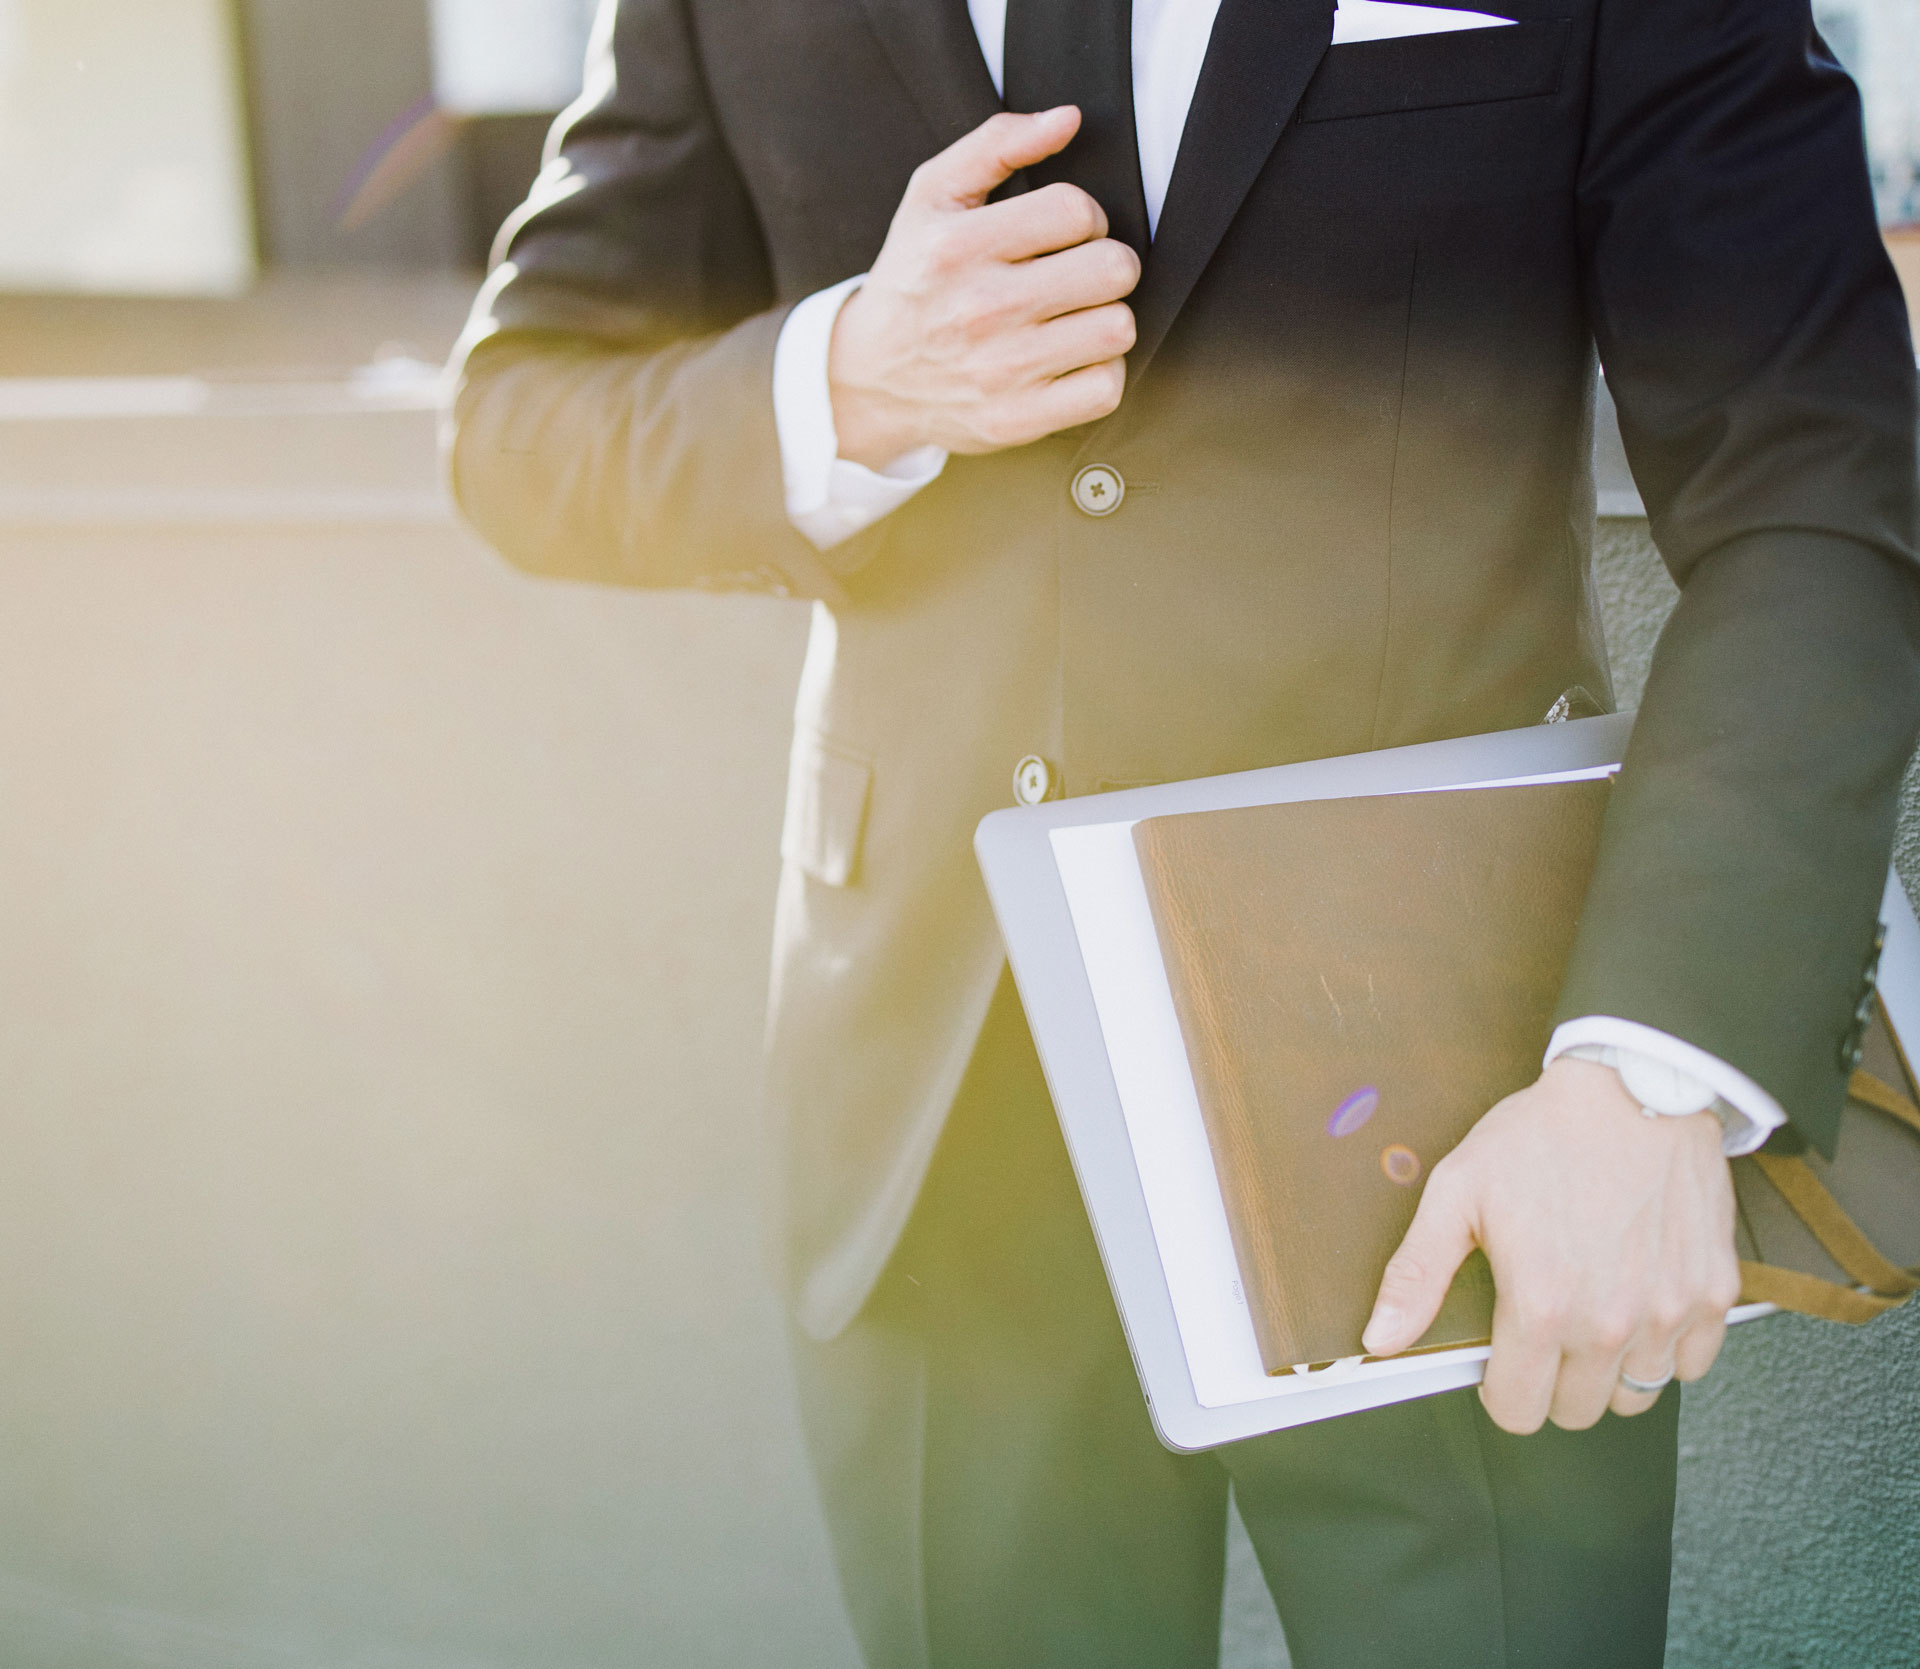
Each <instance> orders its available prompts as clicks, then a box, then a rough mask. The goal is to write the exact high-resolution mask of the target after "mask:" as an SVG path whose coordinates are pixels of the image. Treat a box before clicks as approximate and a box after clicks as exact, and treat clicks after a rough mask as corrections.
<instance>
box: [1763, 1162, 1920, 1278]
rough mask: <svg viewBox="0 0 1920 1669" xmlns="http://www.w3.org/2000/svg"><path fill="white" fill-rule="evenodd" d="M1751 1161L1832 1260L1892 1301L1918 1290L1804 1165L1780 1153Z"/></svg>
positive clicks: (1804, 1163) (1904, 1271) (1907, 1275)
mask: <svg viewBox="0 0 1920 1669" xmlns="http://www.w3.org/2000/svg"><path fill="white" fill-rule="evenodd" d="M1753 1160H1754V1163H1755V1164H1757V1165H1758V1166H1759V1167H1760V1170H1761V1173H1762V1174H1763V1175H1764V1176H1765V1177H1766V1179H1767V1180H1768V1181H1769V1182H1771V1183H1772V1184H1773V1185H1774V1187H1776V1188H1777V1189H1779V1190H1780V1193H1781V1195H1782V1197H1783V1198H1784V1199H1785V1200H1786V1202H1787V1204H1788V1205H1790V1206H1792V1207H1793V1209H1794V1211H1795V1212H1796V1213H1798V1215H1799V1217H1800V1220H1801V1222H1803V1223H1805V1224H1806V1225H1807V1227H1808V1229H1810V1230H1811V1231H1812V1233H1813V1237H1814V1239H1816V1240H1817V1241H1819V1242H1820V1244H1821V1245H1822V1246H1824V1247H1826V1249H1827V1254H1828V1256H1830V1257H1831V1258H1832V1259H1833V1261H1834V1262H1835V1263H1837V1264H1839V1265H1840V1267H1841V1268H1842V1269H1844V1270H1845V1271H1846V1272H1847V1273H1848V1274H1849V1275H1851V1276H1852V1277H1853V1278H1854V1279H1855V1280H1856V1281H1858V1282H1859V1283H1860V1284H1861V1285H1862V1286H1864V1287H1871V1288H1872V1289H1873V1290H1874V1291H1875V1292H1877V1293H1882V1294H1885V1295H1887V1296H1888V1297H1892V1298H1904V1297H1905V1296H1906V1295H1907V1294H1908V1293H1910V1292H1912V1291H1914V1290H1915V1288H1916V1287H1920V1281H1916V1280H1915V1279H1914V1277H1913V1276H1911V1275H1909V1274H1908V1273H1907V1272H1906V1270H1904V1269H1902V1268H1901V1267H1900V1266H1899V1264H1897V1263H1894V1262H1893V1261H1892V1260H1891V1259H1889V1258H1887V1257H1886V1256H1885V1255H1883V1254H1882V1252H1881V1250H1880V1248H1879V1247H1878V1246H1876V1245H1874V1243H1873V1242H1872V1241H1871V1240H1869V1239H1868V1238H1867V1237H1866V1235H1865V1234H1864V1233H1862V1232H1861V1229H1860V1225H1859V1224H1858V1223H1856V1222H1855V1221H1854V1220H1853V1219H1852V1218H1851V1217H1849V1216H1848V1215H1847V1213H1846V1209H1845V1208H1844V1207H1843V1206H1842V1205H1841V1204H1840V1202H1839V1201H1838V1200H1836V1199H1835V1198H1834V1197H1833V1195H1831V1194H1830V1193H1828V1192H1827V1190H1826V1186H1825V1184H1823V1183H1822V1182H1821V1180H1820V1179H1819V1178H1818V1177H1817V1176H1815V1175H1814V1174H1813V1171H1812V1169H1811V1168H1810V1167H1809V1166H1808V1165H1807V1163H1806V1161H1805V1160H1802V1159H1790V1158H1787V1157H1785V1156H1784V1155H1781V1154H1777V1153H1756V1154H1755V1155H1754V1156H1753Z"/></svg>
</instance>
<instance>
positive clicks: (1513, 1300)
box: [1480, 1276, 1604, 1437]
mask: <svg viewBox="0 0 1920 1669" xmlns="http://www.w3.org/2000/svg"><path fill="white" fill-rule="evenodd" d="M1494 1290H1495V1296H1494V1301H1493V1354H1492V1355H1491V1356H1489V1357H1488V1358H1487V1374H1486V1378H1485V1379H1483V1380H1482V1381H1481V1382H1480V1404H1481V1406H1482V1407H1483V1408H1485V1409H1486V1411H1487V1415H1488V1417H1489V1418H1490V1419H1491V1420H1492V1421H1493V1423H1494V1424H1495V1425H1496V1426H1498V1427H1499V1428H1500V1429H1501V1430H1502V1431H1510V1432H1512V1433H1514V1435H1515V1436H1519V1437H1524V1436H1526V1435H1527V1434H1529V1433H1531V1432H1536V1431H1538V1430H1539V1429H1540V1428H1541V1427H1542V1426H1543V1425H1545V1424H1546V1423H1547V1416H1548V1414H1549V1413H1550V1412H1551V1411H1552V1409H1553V1400H1554V1392H1555V1389H1556V1387H1557V1385H1558V1383H1559V1379H1560V1367H1561V1359H1560V1318H1559V1317H1558V1316H1557V1315H1556V1314H1555V1313H1554V1312H1553V1311H1552V1310H1550V1309H1543V1308H1540V1307H1538V1306H1537V1305H1535V1304H1533V1303H1530V1302H1529V1301H1528V1300H1527V1299H1525V1298H1522V1297H1520V1296H1518V1295H1516V1296H1514V1297H1509V1296H1508V1293H1507V1291H1506V1290H1505V1289H1504V1288H1502V1287H1501V1286H1500V1285H1499V1282H1498V1277H1497V1276H1496V1279H1495V1289H1494ZM1603 1406H1604V1405H1603ZM1596 1418H1597V1416H1596Z"/></svg>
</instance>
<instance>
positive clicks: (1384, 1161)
mask: <svg viewBox="0 0 1920 1669" xmlns="http://www.w3.org/2000/svg"><path fill="white" fill-rule="evenodd" d="M1380 1168H1381V1170H1383V1171H1385V1172H1386V1173H1387V1180H1388V1181H1389V1182H1397V1183H1398V1184H1399V1185H1400V1186H1401V1187H1402V1188H1411V1187H1412V1186H1413V1185H1414V1184H1415V1183H1416V1182H1418V1181H1419V1180H1420V1155H1419V1154H1417V1153H1415V1152H1414V1151H1413V1149H1412V1148H1410V1147H1402V1146H1401V1145H1400V1144H1399V1143H1398V1142H1395V1143H1394V1144H1393V1146H1392V1147H1383V1148H1382V1149H1381V1150H1380Z"/></svg>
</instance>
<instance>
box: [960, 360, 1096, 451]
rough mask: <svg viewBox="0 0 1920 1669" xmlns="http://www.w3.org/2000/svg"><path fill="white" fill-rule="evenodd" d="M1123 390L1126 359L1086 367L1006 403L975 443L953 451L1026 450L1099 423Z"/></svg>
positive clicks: (1030, 390) (1041, 385) (963, 445)
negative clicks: (1037, 442)
mask: <svg viewBox="0 0 1920 1669" xmlns="http://www.w3.org/2000/svg"><path fill="white" fill-rule="evenodd" d="M1126 386H1127V362H1126V361H1125V360H1124V359H1109V360H1107V361H1105V362H1104V363H1103V364H1099V365H1084V366H1082V367H1081V368H1080V369H1079V370H1076V371H1069V372H1068V373H1067V374H1066V375H1065V376H1063V377H1055V378H1053V379H1052V380H1051V381H1049V382H1044V383H1041V384H1039V385H1038V386H1036V387H1034V388H1031V389H1029V390H1027V391H1026V392H1025V393H1023V394H1021V395H1018V396H1016V397H1015V398H1013V399H1012V400H1009V401H1007V402H1006V403H1005V404H1004V405H1003V406H1002V407H1001V408H1000V409H999V410H998V411H997V412H996V414H995V416H994V418H993V420H992V423H991V425H990V426H989V428H988V431H987V432H986V433H984V434H982V435H981V436H980V437H979V440H978V443H977V444H974V445H971V446H969V445H966V444H964V443H963V444H962V445H960V446H957V447H955V448H954V450H956V451H994V450H998V449H999V448H1001V447H1006V446H1025V445H1026V444H1027V443H1028V442H1029V441H1035V440H1039V439H1040V438H1041V437H1042V436H1045V435H1051V434H1057V433H1059V431H1060V430H1062V429H1077V428H1079V427H1080V426H1081V425H1082V424H1084V423H1098V422H1099V421H1100V420H1101V418H1103V417H1111V416H1112V415H1113V414H1114V412H1116V411H1117V410H1119V408H1120V396H1121V395H1122V394H1123V393H1125V391H1126Z"/></svg>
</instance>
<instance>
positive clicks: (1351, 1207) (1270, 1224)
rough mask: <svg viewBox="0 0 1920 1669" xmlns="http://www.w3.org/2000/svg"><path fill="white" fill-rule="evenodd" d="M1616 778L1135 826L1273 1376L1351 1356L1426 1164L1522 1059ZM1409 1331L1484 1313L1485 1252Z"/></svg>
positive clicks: (1487, 1321) (1438, 1341) (1526, 1059)
mask: <svg viewBox="0 0 1920 1669" xmlns="http://www.w3.org/2000/svg"><path fill="white" fill-rule="evenodd" d="M1609 791H1610V789H1609V784H1608V783H1607V782H1605V781H1600V782H1573V783H1555V784H1551V785H1540V786H1529V787H1518V788H1509V789H1500V790H1488V789H1473V790H1465V791H1460V792H1451V793H1441V794H1403V795H1389V796H1384V797H1377V798H1368V799H1351V800H1320V801H1308V802H1305V803H1301V804H1295V805H1276V806H1260V807H1255V808H1252V809H1249V810H1244V811H1225V812H1202V813H1195V814H1191V815H1188V816H1183V817H1162V818H1151V819H1149V820H1148V821H1146V822H1143V823H1142V824H1140V826H1139V827H1138V828H1137V829H1136V830H1135V831H1134V840H1135V845H1136V847H1137V849H1138V851H1139V854H1140V862H1141V869H1142V873H1143V875H1144V877H1145V880H1146V885H1147V896H1148V898H1149V900H1150V901H1151V903H1152V906H1153V914H1154V924H1155V927H1156V929H1157V930H1158V933H1159V936H1160V944H1161V949H1162V952H1163V954H1164V957H1165V960H1166V965H1167V972H1168V977H1169V979H1170V982H1171V984H1172V987H1173V998H1174V1006H1175V1008H1176V1009H1177V1010H1178V1012H1179V1016H1180V1027H1181V1032H1182V1034H1183V1036H1184V1037H1185V1039H1186V1043H1187V1051H1188V1056H1189V1059H1190V1060H1191V1062H1192V1065H1193V1074H1194V1081H1195V1084H1196V1086H1197V1088H1198V1090H1199V1095H1200V1107H1201V1113H1202V1116H1203V1117H1204V1118H1205V1120H1206V1125H1207V1135H1208V1138H1209V1140H1210V1142H1211V1144H1212V1147H1213V1153H1214V1161H1215V1165H1216V1167H1217V1169H1218V1171H1219V1174H1220V1185H1221V1192H1222V1193H1223V1195H1224V1196H1225V1199H1226V1204H1227V1216H1228V1220H1229V1223H1230V1225H1231V1227H1232V1231H1233V1239H1234V1249H1235V1252H1236V1254H1237V1256H1238V1258H1239V1263H1240V1272H1241V1281H1242V1284H1243V1287H1244V1289H1245V1291H1246V1294H1247V1299H1248V1304H1249V1307H1250V1308H1251V1310H1252V1313H1253V1320H1254V1331H1255V1333H1256V1334H1257V1335H1258V1337H1259V1340H1260V1351H1261V1356H1262V1359H1263V1360H1264V1362H1265V1364H1266V1367H1267V1371H1268V1372H1269V1373H1274V1372H1280V1371H1283V1370H1284V1369H1286V1368H1289V1367H1292V1366H1294V1365H1295V1364H1297V1363H1309V1362H1312V1363H1318V1362H1325V1361H1331V1360H1335V1359H1337V1358H1340V1357H1343V1356H1353V1355H1358V1354H1360V1353H1361V1350H1362V1346H1361V1343H1360V1331H1361V1329H1362V1328H1363V1327H1364V1326H1365V1325H1366V1320H1367V1317H1368V1315H1369V1314H1370V1313H1371V1311H1372V1308H1373V1300H1374V1294H1375V1293H1376V1292H1377V1291H1378V1289H1379V1285H1380V1276H1381V1273H1382V1271H1383V1270H1384V1269H1385V1268H1386V1264H1387V1259H1388V1258H1389V1257H1390V1256H1391V1255H1392V1253H1393V1250H1394V1248H1395V1247H1396V1246H1397V1245H1398V1244H1399V1243H1400V1238H1401V1236H1402V1235H1404V1234H1405V1233H1406V1230H1407V1225H1408V1224H1409V1223H1410V1222H1411V1221H1412V1220H1413V1212H1414V1207H1415V1206H1416V1205H1417V1204H1418V1203H1419V1197H1420V1184H1421V1182H1422V1181H1423V1180H1424V1178H1425V1176H1426V1173H1427V1172H1428V1170H1430V1169H1431V1168H1432V1166H1433V1165H1434V1164H1435V1163H1436V1162H1437V1161H1438V1160H1440V1159H1441V1158H1443V1157H1444V1156H1445V1155H1446V1154H1447V1153H1448V1152H1450V1151H1451V1150H1452V1149H1453V1148H1454V1147H1455V1146H1456V1145H1457V1144H1458V1143H1459V1142H1460V1140H1461V1139H1462V1138H1463V1137H1464V1136H1465V1135H1466V1134H1467V1132H1468V1131H1469V1130H1470V1129H1472V1127H1473V1125H1474V1123H1475V1122H1476V1121H1477V1120H1478V1119H1479V1118H1480V1116H1481V1115H1482V1114H1483V1113H1485V1112H1486V1110H1487V1109H1488V1108H1489V1107H1491V1106H1492V1105H1493V1104H1494V1103H1495V1102H1496V1101H1498V1100H1500V1099H1501V1098H1502V1097H1503V1096H1506V1095H1509V1094H1511V1093H1512V1092H1513V1091H1515V1090H1518V1089H1523V1088H1525V1086H1526V1085H1528V1084H1530V1083H1532V1082H1533V1080H1534V1078H1535V1077H1537V1076H1538V1074H1539V1070H1540V1057H1541V1055H1542V1054H1543V1053H1544V1052H1545V1049H1546V1043H1547V1038H1548V1036H1549V1034H1550V1032H1551V1029H1552V1028H1551V1020H1552V1014H1553V1004H1554V999H1555V997H1556V996H1557V995H1558V994H1559V990H1560V979H1561V974H1562V972H1563V970H1564V968H1565V966H1566V960H1567V954H1568V951H1569V949H1570V947H1571V946H1572V943H1573V936H1574V930H1575V928H1576V926H1577V925H1578V923H1579V918H1580V905H1581V900H1582V898H1583V897H1584V896H1585V893H1586V885H1587V879H1588V877H1589V875H1590V874H1591V872H1592V869H1593V861H1594V854H1595V851H1596V849H1597V847H1598V845H1599V839H1600V825H1601V820H1602V818H1603V817H1604V815H1605V812H1606V808H1607V800H1608V796H1609ZM1474 1262H1475V1264H1476V1265H1477V1267H1473V1268H1470V1269H1469V1270H1467V1271H1464V1272H1463V1278H1462V1280H1460V1281H1458V1282H1456V1283H1455V1288H1454V1291H1453V1293H1452V1295H1451V1297H1450V1301H1449V1304H1448V1307H1447V1309H1446V1310H1445V1311H1443V1312H1442V1315H1441V1317H1440V1319H1439V1321H1438V1322H1437V1323H1436V1324H1435V1327H1434V1328H1433V1330H1432V1331H1430V1332H1429V1333H1428V1335H1427V1336H1426V1338H1425V1339H1423V1340H1422V1341H1421V1346H1420V1348H1426V1349H1437V1348H1440V1347H1442V1346H1445V1345H1448V1344H1461V1343H1468V1342H1477V1341H1481V1340H1484V1339H1486V1338H1487V1337H1488V1335H1489V1333H1490V1331H1491V1326H1492V1285H1491V1281H1490V1279H1489V1278H1488V1276H1487V1271H1486V1266H1485V1263H1484V1261H1482V1260H1479V1259H1475V1260H1474Z"/></svg>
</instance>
